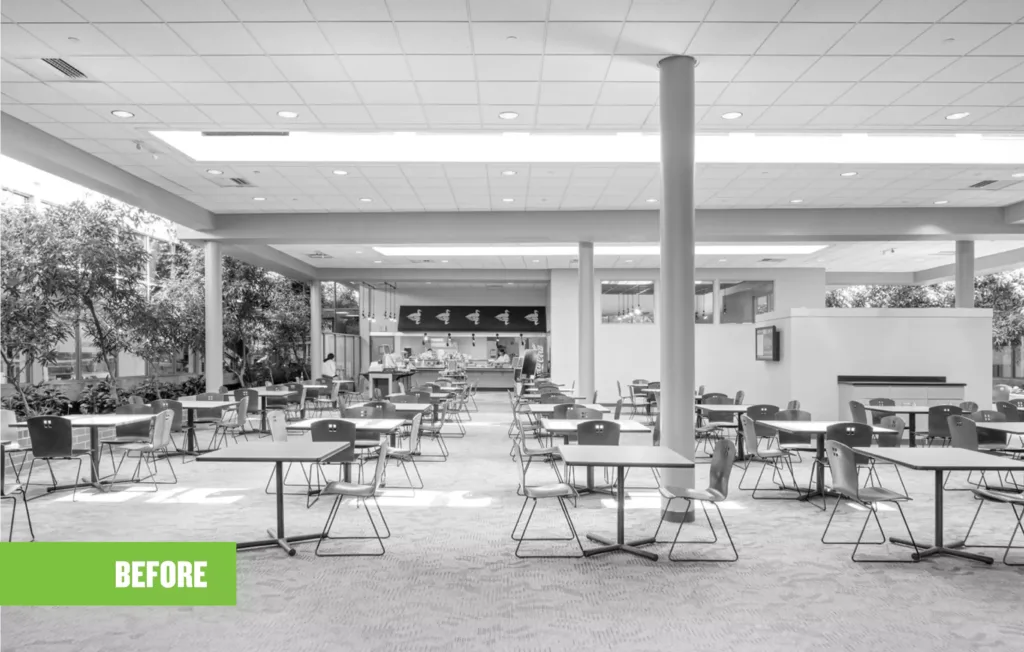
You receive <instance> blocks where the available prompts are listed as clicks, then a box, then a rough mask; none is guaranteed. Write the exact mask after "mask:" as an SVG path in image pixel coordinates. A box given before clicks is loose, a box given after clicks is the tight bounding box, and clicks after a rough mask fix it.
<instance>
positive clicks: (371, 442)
mask: <svg viewBox="0 0 1024 652" xmlns="http://www.w3.org/2000/svg"><path fill="white" fill-rule="evenodd" d="M328 420H330V421H333V420H335V419H325V418H322V417H318V418H314V419H300V420H298V421H289V422H288V423H287V424H286V425H285V428H286V429H287V430H312V429H313V424H314V423H316V422H317V421H328ZM342 420H343V421H348V422H350V423H353V424H355V426H356V437H358V438H359V439H357V440H356V448H375V447H377V446H379V445H380V435H388V438H389V439H390V446H391V447H395V446H396V445H397V443H398V442H397V435H398V431H399V430H401V429H402V426H403V425H404V424H405V419H345V418H342ZM367 435H370V436H371V437H366V436H367Z"/></svg>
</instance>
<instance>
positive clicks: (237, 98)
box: [171, 82, 245, 104]
mask: <svg viewBox="0 0 1024 652" xmlns="http://www.w3.org/2000/svg"><path fill="white" fill-rule="evenodd" d="M171 88H173V89H174V90H175V92H177V93H178V94H179V95H181V96H182V97H184V98H185V99H186V100H188V101H189V102H191V103H193V104H245V100H244V99H242V96H241V95H239V94H238V93H237V92H235V89H234V88H232V87H231V85H230V84H225V83H223V82H220V83H207V82H198V83H189V82H183V83H175V84H171Z"/></svg>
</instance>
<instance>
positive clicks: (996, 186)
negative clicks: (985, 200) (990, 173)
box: [971, 179, 1020, 190]
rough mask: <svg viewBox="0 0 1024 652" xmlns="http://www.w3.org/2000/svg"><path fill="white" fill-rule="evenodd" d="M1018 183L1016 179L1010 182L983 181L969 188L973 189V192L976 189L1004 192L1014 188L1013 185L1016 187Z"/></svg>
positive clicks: (1007, 180)
mask: <svg viewBox="0 0 1024 652" xmlns="http://www.w3.org/2000/svg"><path fill="white" fill-rule="evenodd" d="M1019 183H1020V181H1018V180H1016V179H1014V180H1012V181H1011V180H1009V179H1006V180H1004V181H997V180H995V179H986V180H985V181H979V182H978V183H976V184H974V185H973V186H971V188H974V189H975V190H977V189H985V190H1006V189H1007V188H1009V187H1010V186H1015V185H1017V184H1019Z"/></svg>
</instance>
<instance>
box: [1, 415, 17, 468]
mask: <svg viewBox="0 0 1024 652" xmlns="http://www.w3.org/2000/svg"><path fill="white" fill-rule="evenodd" d="M17 421H18V415H17V414H15V413H14V410H0V440H3V441H17V440H18V436H19V433H18V429H17V428H15V427H14V425H13V424H15V423H17ZM2 463H3V460H0V464H2Z"/></svg>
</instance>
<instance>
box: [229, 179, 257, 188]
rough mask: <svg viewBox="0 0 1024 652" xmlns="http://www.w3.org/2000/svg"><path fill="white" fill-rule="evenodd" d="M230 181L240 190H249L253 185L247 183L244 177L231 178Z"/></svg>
mask: <svg viewBox="0 0 1024 652" xmlns="http://www.w3.org/2000/svg"><path fill="white" fill-rule="evenodd" d="M228 181H230V182H231V183H233V184H235V185H236V186H238V187H239V188H248V187H249V186H251V185H252V184H251V183H249V182H248V181H246V180H245V179H243V178H242V177H231V178H230V179H228Z"/></svg>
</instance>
